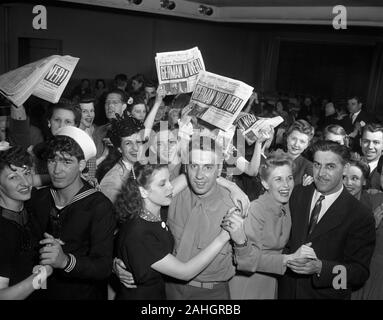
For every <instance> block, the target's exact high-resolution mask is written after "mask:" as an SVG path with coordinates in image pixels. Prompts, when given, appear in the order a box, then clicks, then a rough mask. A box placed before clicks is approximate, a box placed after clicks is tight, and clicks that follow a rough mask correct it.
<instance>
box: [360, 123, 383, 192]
mask: <svg viewBox="0 0 383 320" xmlns="http://www.w3.org/2000/svg"><path fill="white" fill-rule="evenodd" d="M360 146H361V148H362V153H363V157H364V160H366V161H367V163H368V166H369V167H370V175H369V179H368V180H369V181H368V183H367V184H368V185H369V187H370V188H372V189H378V190H380V174H379V173H378V172H377V171H376V167H377V165H378V162H379V158H380V157H381V155H382V150H383V125H382V124H380V123H370V124H367V125H366V126H365V127H364V128H363V135H362V138H361V139H360Z"/></svg>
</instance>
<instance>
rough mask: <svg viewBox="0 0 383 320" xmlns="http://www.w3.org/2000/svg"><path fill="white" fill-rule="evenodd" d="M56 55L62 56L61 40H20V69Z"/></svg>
mask: <svg viewBox="0 0 383 320" xmlns="http://www.w3.org/2000/svg"><path fill="white" fill-rule="evenodd" d="M54 54H58V55H62V41H61V40H55V39H37V38H19V67H21V66H23V65H25V64H28V63H31V62H34V61H37V60H40V59H42V58H46V57H49V56H51V55H54Z"/></svg>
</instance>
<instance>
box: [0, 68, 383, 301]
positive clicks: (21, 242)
mask: <svg viewBox="0 0 383 320" xmlns="http://www.w3.org/2000/svg"><path fill="white" fill-rule="evenodd" d="M190 95H191V94H185V93H181V94H178V95H175V96H165V95H164V92H163V90H162V88H161V86H157V85H156V83H155V82H154V81H148V80H146V79H145V77H144V76H142V75H136V76H134V77H132V78H131V79H128V78H127V76H126V75H124V74H120V75H117V76H116V77H115V82H114V85H113V87H112V88H110V89H108V88H107V86H106V85H105V81H103V80H102V79H98V80H97V81H96V85H95V88H94V89H93V88H91V85H90V81H89V80H87V79H83V80H82V81H81V84H80V85H79V86H78V87H76V88H75V89H74V90H73V91H72V93H71V94H69V95H68V96H67V98H63V99H61V100H60V102H59V103H57V104H47V103H45V102H44V101H42V100H37V99H35V100H33V98H31V99H29V100H28V101H27V103H26V104H25V105H24V106H20V107H16V106H14V105H12V106H11V112H10V117H9V118H10V119H9V126H8V128H7V131H6V133H5V134H4V137H3V138H4V139H3V140H2V141H1V142H0V299H26V298H27V299H76V300H77V299H92V300H93V299H105V300H106V299H118V300H137V299H150V300H151V299H158V300H164V299H170V300H171V299H182V300H190V299H197V300H201V299H202V300H205V299H206V300H210V299H218V300H220V299H222V300H226V299H363V300H366V299H383V268H382V266H383V238H382V235H383V225H382V223H381V220H382V217H383V192H382V189H383V176H382V172H383V170H382V166H383V157H382V150H383V124H381V123H380V122H379V121H378V119H376V118H375V117H374V116H373V115H371V114H369V113H368V112H367V111H366V110H365V106H363V104H362V101H361V99H360V98H358V97H357V96H352V97H348V98H347V106H346V108H342V107H341V106H339V105H337V104H336V103H334V102H333V101H331V100H329V99H324V100H323V102H322V103H321V104H316V105H314V103H313V99H312V98H311V97H304V98H303V99H302V103H300V101H298V100H297V99H287V98H286V97H278V99H274V100H268V99H260V98H259V97H258V95H257V93H255V92H254V93H253V95H252V96H251V97H250V99H249V101H248V102H247V104H246V106H245V108H244V110H243V111H244V112H247V113H250V114H254V115H255V116H259V117H275V116H281V117H282V118H283V120H284V121H283V123H282V124H280V125H279V126H278V127H276V128H273V127H270V128H265V129H264V130H261V131H260V132H259V133H257V137H256V138H257V139H256V141H255V142H254V143H251V142H249V141H247V140H246V139H239V138H240V136H241V133H240V132H239V131H237V132H236V134H235V136H234V138H233V146H232V148H229V149H224V148H223V146H221V145H220V144H219V143H218V140H217V139H214V138H213V137H214V134H215V133H216V132H217V130H218V129H216V128H215V127H214V126H212V125H211V124H209V123H206V122H204V121H202V120H201V119H199V118H196V117H194V116H191V115H189V113H188V112H187V110H188V106H189V100H190ZM37 109H39V110H40V111H41V110H45V113H44V119H45V120H44V119H42V113H41V112H39V113H36V112H34V110H37ZM346 109H347V110H346ZM36 114H38V115H39V116H36ZM190 129H191V130H190ZM239 144H243V145H239Z"/></svg>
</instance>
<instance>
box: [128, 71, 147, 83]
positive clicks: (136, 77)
mask: <svg viewBox="0 0 383 320" xmlns="http://www.w3.org/2000/svg"><path fill="white" fill-rule="evenodd" d="M133 80H136V81H137V82H139V83H142V84H143V85H144V84H145V77H144V75H143V74H141V73H137V74H135V75H134V76H133V77H132V78H131V81H133Z"/></svg>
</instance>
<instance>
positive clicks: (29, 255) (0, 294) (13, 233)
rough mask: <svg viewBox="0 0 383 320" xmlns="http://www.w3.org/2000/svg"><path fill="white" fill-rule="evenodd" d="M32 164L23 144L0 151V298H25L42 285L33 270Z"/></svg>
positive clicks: (35, 246)
mask: <svg viewBox="0 0 383 320" xmlns="http://www.w3.org/2000/svg"><path fill="white" fill-rule="evenodd" d="M31 165H32V161H31V158H30V156H29V154H28V153H26V152H25V151H24V150H23V149H22V148H21V147H12V148H10V149H8V150H4V151H0V300H3V299H7V300H13V299H25V298H27V297H28V296H29V295H30V294H31V293H32V292H33V291H34V290H35V289H38V287H37V286H35V285H34V283H35V282H34V279H35V276H36V275H34V274H32V270H33V269H34V268H33V266H34V257H35V256H36V254H37V248H38V239H36V238H35V237H34V236H33V234H32V232H31V229H32V228H31V225H32V223H33V221H31V220H30V217H29V213H28V212H27V211H26V209H25V208H24V201H27V200H29V199H30V198H31V190H32V175H31ZM45 271H46V275H48V276H49V275H50V274H51V273H52V269H51V268H50V267H48V268H47V269H45ZM45 278H46V277H45Z"/></svg>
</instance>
